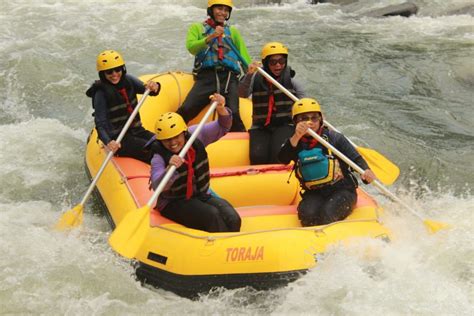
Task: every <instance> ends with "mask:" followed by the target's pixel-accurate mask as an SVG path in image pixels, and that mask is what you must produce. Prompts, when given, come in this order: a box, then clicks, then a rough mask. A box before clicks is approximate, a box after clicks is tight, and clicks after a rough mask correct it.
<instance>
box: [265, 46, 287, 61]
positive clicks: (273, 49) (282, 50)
mask: <svg viewBox="0 0 474 316" xmlns="http://www.w3.org/2000/svg"><path fill="white" fill-rule="evenodd" d="M277 54H282V55H287V56H288V47H286V46H285V45H284V44H282V43H279V42H270V43H267V44H265V46H263V48H262V60H263V59H265V58H267V57H268V56H270V55H277Z"/></svg>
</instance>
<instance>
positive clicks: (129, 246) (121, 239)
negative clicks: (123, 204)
mask: <svg viewBox="0 0 474 316" xmlns="http://www.w3.org/2000/svg"><path fill="white" fill-rule="evenodd" d="M149 230H150V207H149V206H148V205H145V206H144V207H142V208H139V209H137V210H133V211H130V212H128V214H127V216H125V217H124V218H123V219H122V221H121V222H120V224H119V225H118V226H117V227H116V228H115V230H114V231H113V232H112V235H110V238H109V244H110V246H111V247H112V249H114V250H115V251H116V252H118V253H119V254H121V255H122V256H124V257H127V258H130V259H132V258H134V257H135V256H136V254H137V252H138V250H140V247H141V246H142V245H143V242H144V240H145V238H146V236H147V235H148V232H149Z"/></svg>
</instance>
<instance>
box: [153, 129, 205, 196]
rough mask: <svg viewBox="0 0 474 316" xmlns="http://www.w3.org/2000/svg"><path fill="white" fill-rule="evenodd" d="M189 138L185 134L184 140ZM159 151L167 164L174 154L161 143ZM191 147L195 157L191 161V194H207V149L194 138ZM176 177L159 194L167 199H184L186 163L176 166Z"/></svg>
mask: <svg viewBox="0 0 474 316" xmlns="http://www.w3.org/2000/svg"><path fill="white" fill-rule="evenodd" d="M188 139H189V136H186V141H187V140H188ZM159 148H160V149H159V151H158V152H157V153H158V154H159V155H161V157H163V160H164V161H165V163H166V166H168V163H169V161H170V158H171V156H173V155H174V154H173V153H172V152H170V151H169V150H167V149H165V148H164V147H163V146H162V145H161V146H159ZM192 148H193V149H194V150H195V153H196V157H195V159H194V163H193V169H194V175H195V176H194V177H193V186H195V188H193V195H192V197H196V196H202V195H207V191H208V190H209V181H210V176H209V160H208V157H207V151H206V147H205V146H204V144H203V143H202V142H201V141H200V140H199V139H196V140H195V141H194V143H193V145H192ZM176 171H177V172H178V174H179V176H178V178H177V179H176V180H175V181H174V182H173V185H172V186H171V187H170V188H169V189H168V190H166V191H163V192H162V193H161V196H162V197H164V198H167V199H185V198H186V188H187V179H188V165H187V164H186V163H183V164H182V165H181V167H179V168H177V169H176Z"/></svg>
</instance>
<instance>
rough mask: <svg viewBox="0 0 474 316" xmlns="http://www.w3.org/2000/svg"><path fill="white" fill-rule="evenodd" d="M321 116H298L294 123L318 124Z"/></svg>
mask: <svg viewBox="0 0 474 316" xmlns="http://www.w3.org/2000/svg"><path fill="white" fill-rule="evenodd" d="M320 119H321V115H300V116H298V117H297V118H296V122H297V123H299V122H308V121H312V122H314V123H316V122H319V120H320Z"/></svg>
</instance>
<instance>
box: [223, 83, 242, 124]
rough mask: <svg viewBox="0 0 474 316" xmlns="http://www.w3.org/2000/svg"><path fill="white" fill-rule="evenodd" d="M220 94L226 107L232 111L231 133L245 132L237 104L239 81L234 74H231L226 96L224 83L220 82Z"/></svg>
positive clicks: (238, 104)
mask: <svg viewBox="0 0 474 316" xmlns="http://www.w3.org/2000/svg"><path fill="white" fill-rule="evenodd" d="M221 87H222V88H221V89H222V91H221V93H222V95H224V96H225V100H226V105H227V106H228V107H229V108H230V109H231V110H232V127H231V129H230V131H231V132H245V126H244V123H243V122H242V119H241V117H240V103H239V80H238V79H237V76H236V75H235V74H231V77H230V81H229V86H228V87H227V94H224V91H223V90H224V87H225V81H222V80H221Z"/></svg>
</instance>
